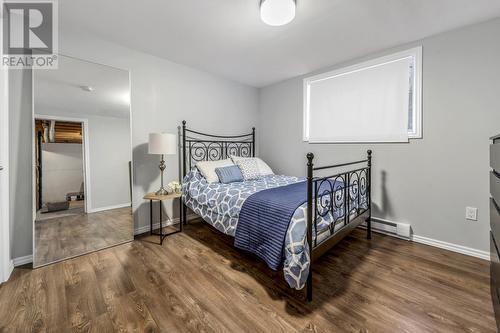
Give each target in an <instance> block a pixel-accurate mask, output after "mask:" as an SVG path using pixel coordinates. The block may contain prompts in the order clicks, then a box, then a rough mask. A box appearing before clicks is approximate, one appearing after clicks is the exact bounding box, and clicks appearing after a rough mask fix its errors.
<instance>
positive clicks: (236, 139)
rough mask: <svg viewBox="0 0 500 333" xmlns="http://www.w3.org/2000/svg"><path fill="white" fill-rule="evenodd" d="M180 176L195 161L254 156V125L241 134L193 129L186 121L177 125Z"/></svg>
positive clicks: (184, 174)
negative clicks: (215, 132)
mask: <svg viewBox="0 0 500 333" xmlns="http://www.w3.org/2000/svg"><path fill="white" fill-rule="evenodd" d="M179 147H180V153H181V168H182V177H184V176H186V174H187V171H188V170H190V169H191V168H192V167H193V166H194V165H195V164H196V163H197V162H200V161H218V160H223V159H226V158H229V157H231V156H241V157H255V127H253V128H252V132H251V133H249V134H243V135H214V134H206V133H201V132H197V131H193V130H191V129H188V128H187V127H186V121H185V120H183V121H182V126H179Z"/></svg>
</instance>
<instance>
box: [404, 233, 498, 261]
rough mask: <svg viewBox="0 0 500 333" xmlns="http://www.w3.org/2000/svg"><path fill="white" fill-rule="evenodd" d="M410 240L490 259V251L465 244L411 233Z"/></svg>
mask: <svg viewBox="0 0 500 333" xmlns="http://www.w3.org/2000/svg"><path fill="white" fill-rule="evenodd" d="M412 241H414V242H416V243H421V244H425V245H430V246H434V247H438V248H440V249H445V250H449V251H453V252H457V253H461V254H465V255H467V256H472V257H476V258H480V259H484V260H488V261H489V260H490V253H489V252H487V251H481V250H477V249H473V248H470V247H467V246H462V245H457V244H453V243H447V242H443V241H440V240H437V239H432V238H428V237H423V236H418V235H413V237H412Z"/></svg>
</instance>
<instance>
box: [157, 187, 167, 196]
mask: <svg viewBox="0 0 500 333" xmlns="http://www.w3.org/2000/svg"><path fill="white" fill-rule="evenodd" d="M155 194H156V195H167V194H169V192H168V191H167V189H166V188H164V187H163V186H162V187H161V188H160V189H159V190H158V191H156V192H155Z"/></svg>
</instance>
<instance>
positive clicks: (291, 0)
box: [260, 0, 297, 27]
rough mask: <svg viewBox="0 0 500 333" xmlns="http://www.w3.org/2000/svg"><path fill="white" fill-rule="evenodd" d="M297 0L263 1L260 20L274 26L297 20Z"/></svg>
mask: <svg viewBox="0 0 500 333" xmlns="http://www.w3.org/2000/svg"><path fill="white" fill-rule="evenodd" d="M296 7H297V3H296V1H295V0H261V1H260V18H261V19H262V21H263V22H264V23H266V24H269V25H272V26H275V27H277V26H280V25H285V24H287V23H290V22H292V20H293V19H294V18H295V10H296Z"/></svg>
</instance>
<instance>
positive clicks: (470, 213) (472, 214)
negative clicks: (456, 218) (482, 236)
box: [465, 207, 477, 221]
mask: <svg viewBox="0 0 500 333" xmlns="http://www.w3.org/2000/svg"><path fill="white" fill-rule="evenodd" d="M465 218H466V219H467V220H471V221H477V208H475V207H466V208H465Z"/></svg>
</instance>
